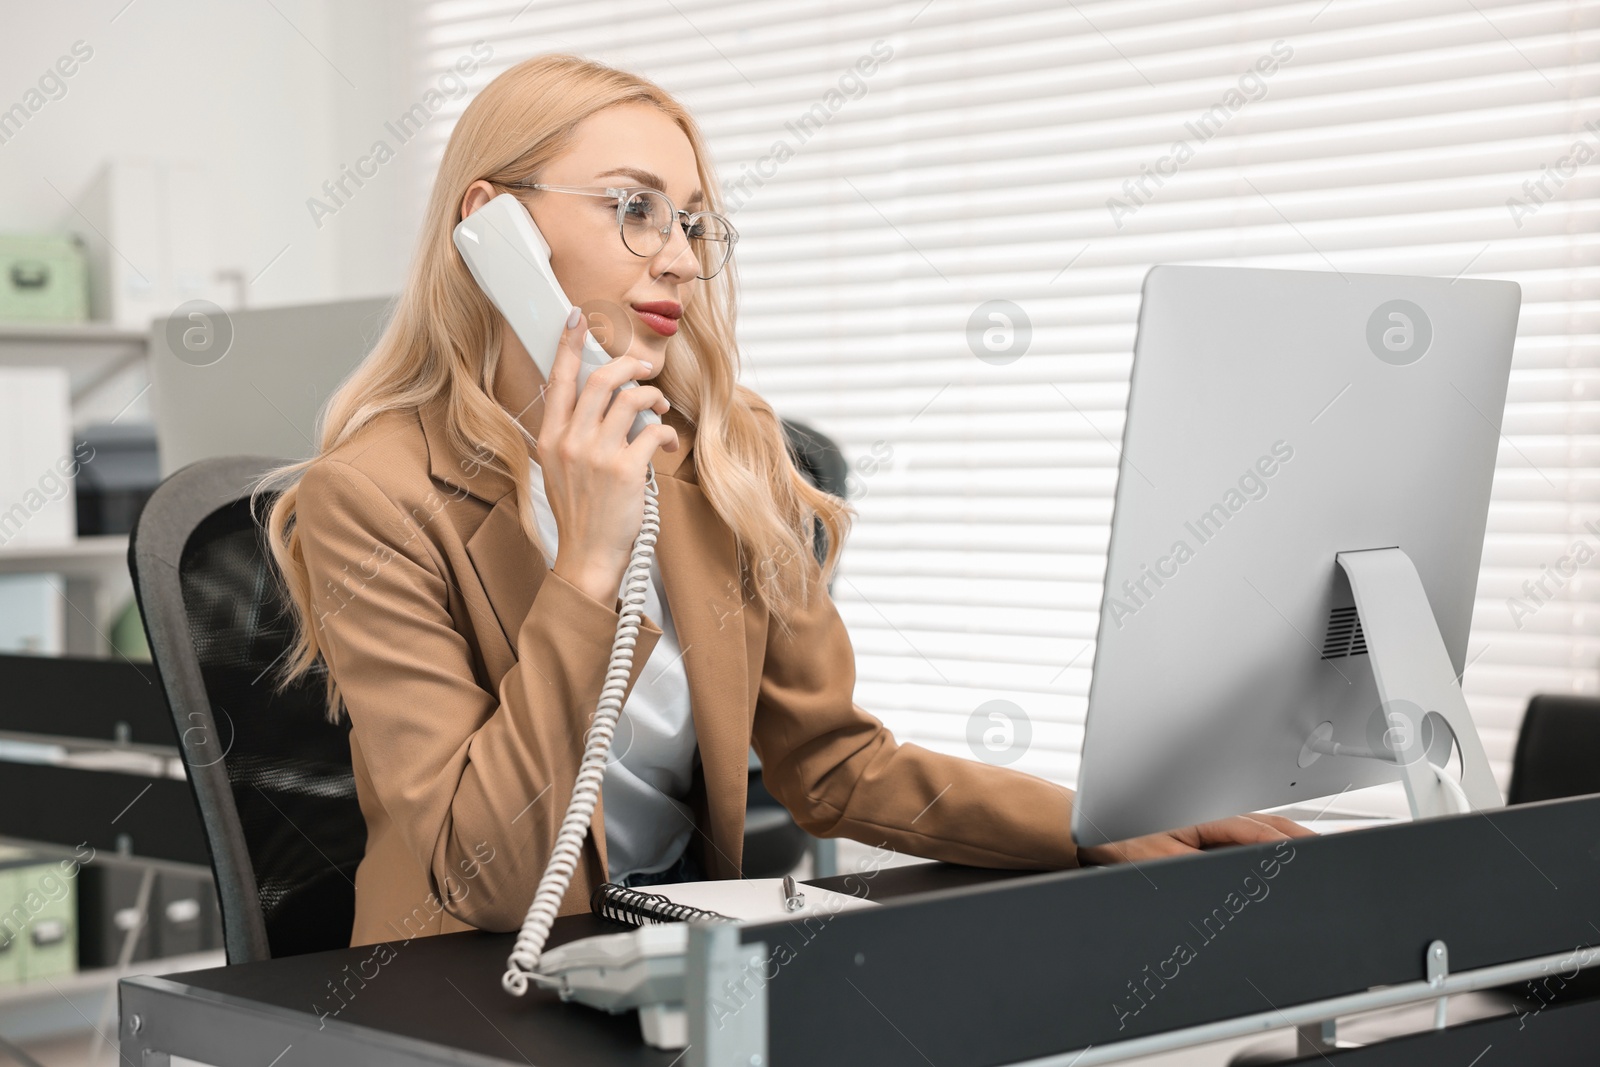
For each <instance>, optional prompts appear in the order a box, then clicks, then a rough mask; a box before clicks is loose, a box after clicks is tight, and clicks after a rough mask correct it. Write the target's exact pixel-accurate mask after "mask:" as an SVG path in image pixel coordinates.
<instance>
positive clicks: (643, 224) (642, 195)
mask: <svg viewBox="0 0 1600 1067" xmlns="http://www.w3.org/2000/svg"><path fill="white" fill-rule="evenodd" d="M510 184H512V185H514V186H517V187H518V188H522V189H544V190H546V191H548V192H552V193H576V194H578V195H579V196H598V197H604V198H605V199H607V200H615V201H616V202H617V231H618V232H619V233H621V234H622V243H623V245H624V246H626V247H627V249H628V251H630V252H632V253H633V254H634V255H636V256H641V257H643V258H646V259H648V258H649V257H651V256H654V255H656V254H657V253H659V252H660V251H661V250H662V249H663V248H665V247H666V246H667V240H668V238H669V237H670V236H671V233H672V221H673V220H674V219H681V220H682V224H683V232H684V234H685V236H687V237H688V238H689V247H690V248H692V249H694V254H695V258H696V259H698V260H699V261H700V273H699V274H697V275H696V277H697V278H700V279H701V280H702V281H707V280H710V279H711V278H714V277H716V275H717V272H718V271H720V270H722V267H723V264H725V263H727V262H728V257H730V256H732V255H733V246H734V244H736V243H737V242H738V240H739V232H738V231H737V230H735V229H734V228H733V223H731V222H729V221H728V220H727V219H725V218H723V217H722V216H721V215H718V214H717V213H716V212H714V211H698V212H695V213H694V214H692V215H691V214H689V212H687V211H683V210H680V209H679V208H678V207H677V206H676V205H674V204H673V202H672V201H671V200H670V199H669V198H668V197H667V194H666V193H663V192H661V190H659V189H645V188H616V187H611V186H607V187H605V189H604V191H602V192H596V191H595V189H594V187H587V188H586V187H584V186H578V185H546V184H544V183H543V182H512V183H510Z"/></svg>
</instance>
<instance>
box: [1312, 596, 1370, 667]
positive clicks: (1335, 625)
mask: <svg viewBox="0 0 1600 1067" xmlns="http://www.w3.org/2000/svg"><path fill="white" fill-rule="evenodd" d="M1366 654H1367V635H1366V634H1364V633H1362V632H1361V617H1360V616H1359V615H1358V614H1357V613H1356V609H1355V606H1354V605H1351V606H1350V607H1347V608H1334V609H1333V611H1332V612H1330V613H1329V615H1328V636H1327V637H1326V638H1325V639H1324V640H1323V642H1322V658H1323V659H1342V658H1344V657H1345V656H1364V655H1366Z"/></svg>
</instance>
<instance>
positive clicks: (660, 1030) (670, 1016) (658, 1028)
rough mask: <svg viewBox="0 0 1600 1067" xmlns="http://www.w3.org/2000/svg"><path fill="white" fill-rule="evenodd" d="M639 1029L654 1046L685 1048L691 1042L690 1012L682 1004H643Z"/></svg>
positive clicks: (646, 1041) (640, 1010)
mask: <svg viewBox="0 0 1600 1067" xmlns="http://www.w3.org/2000/svg"><path fill="white" fill-rule="evenodd" d="M639 1030H640V1031H641V1032H642V1033H643V1034H644V1040H645V1044H647V1045H650V1046H651V1047H652V1048H659V1049H668V1050H671V1049H680V1048H684V1047H686V1046H687V1045H688V1044H689V1012H688V1011H687V1010H686V1009H685V1008H684V1006H683V1005H682V1004H641V1005H639Z"/></svg>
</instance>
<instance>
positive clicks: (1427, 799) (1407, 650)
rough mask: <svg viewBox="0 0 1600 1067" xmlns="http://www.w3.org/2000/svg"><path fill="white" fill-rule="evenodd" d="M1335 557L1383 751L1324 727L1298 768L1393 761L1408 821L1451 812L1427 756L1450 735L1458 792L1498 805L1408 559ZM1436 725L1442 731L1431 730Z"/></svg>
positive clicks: (1374, 554) (1382, 553) (1393, 554)
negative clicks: (1357, 632)
mask: <svg viewBox="0 0 1600 1067" xmlns="http://www.w3.org/2000/svg"><path fill="white" fill-rule="evenodd" d="M1334 558H1335V559H1336V560H1337V561H1338V563H1339V566H1341V567H1343V568H1344V573H1345V575H1346V577H1348V578H1349V580H1350V591H1351V593H1352V594H1354V597H1355V603H1356V614H1357V617H1358V618H1359V619H1360V620H1361V629H1362V631H1363V633H1364V634H1365V636H1366V644H1367V656H1368V661H1369V662H1370V663H1371V665H1372V674H1373V678H1374V680H1375V681H1376V682H1377V685H1378V698H1379V700H1381V701H1382V705H1381V706H1382V708H1383V710H1384V713H1385V716H1386V719H1387V730H1386V731H1385V732H1384V747H1383V748H1382V749H1359V748H1355V747H1352V746H1349V745H1340V744H1336V743H1335V742H1334V741H1333V725H1332V724H1331V723H1323V724H1322V725H1320V726H1318V727H1317V729H1316V730H1315V731H1313V732H1312V735H1311V737H1310V738H1308V739H1307V741H1306V746H1305V748H1304V749H1303V750H1302V755H1301V766H1305V765H1306V764H1308V763H1310V762H1313V761H1315V760H1316V759H1317V758H1318V757H1319V756H1321V755H1337V756H1357V757H1366V758H1369V759H1381V760H1385V761H1387V762H1391V763H1398V764H1399V767H1400V775H1401V778H1402V780H1403V781H1404V782H1405V787H1406V799H1407V801H1408V802H1409V803H1410V805H1411V817H1412V818H1414V819H1423V818H1428V817H1430V816H1434V815H1449V814H1453V813H1455V812H1457V811H1458V810H1459V804H1457V803H1453V802H1452V797H1451V794H1450V792H1449V791H1448V790H1447V787H1446V786H1445V785H1443V784H1442V783H1441V782H1440V781H1439V779H1438V776H1437V775H1436V774H1435V772H1434V771H1433V769H1432V768H1431V767H1430V766H1428V764H1427V760H1428V755H1429V753H1430V752H1432V753H1434V754H1436V755H1437V756H1438V757H1439V758H1438V761H1437V762H1438V764H1441V765H1442V764H1443V763H1444V762H1445V761H1447V760H1448V759H1449V756H1450V742H1451V740H1452V735H1453V739H1454V741H1455V743H1456V744H1457V745H1459V746H1460V749H1461V789H1462V791H1463V792H1464V793H1465V794H1466V799H1467V801H1468V803H1469V804H1470V805H1471V807H1472V809H1473V810H1475V811H1481V810H1484V809H1487V808H1498V807H1502V806H1504V803H1505V801H1504V799H1503V798H1502V797H1501V795H1500V787H1499V785H1498V784H1496V782H1495V780H1494V775H1493V773H1492V772H1491V771H1490V770H1489V758H1488V756H1486V755H1485V754H1484V751H1483V741H1482V739H1480V738H1479V737H1478V728H1477V726H1476V725H1474V724H1473V721H1472V716H1471V715H1470V714H1469V713H1468V711H1467V702H1466V699H1465V698H1464V697H1463V696H1462V695H1461V685H1460V682H1459V681H1458V679H1457V678H1456V674H1455V670H1454V668H1453V667H1452V665H1451V663H1450V655H1449V653H1448V652H1446V651H1445V647H1444V638H1443V637H1441V636H1440V634H1439V624H1438V622H1437V620H1435V619H1434V616H1433V609H1432V608H1431V607H1430V606H1429V604H1428V594H1427V592H1426V591H1425V590H1424V589H1423V588H1422V579H1421V578H1420V577H1418V575H1417V568H1416V567H1415V565H1413V564H1412V562H1411V558H1410V557H1409V556H1407V555H1406V554H1405V553H1404V552H1403V551H1401V550H1400V549H1398V548H1374V549H1367V550H1364V551H1359V552H1339V553H1337V554H1336V555H1335V556H1334ZM1441 721H1442V722H1443V724H1444V725H1445V726H1446V727H1448V728H1449V729H1448V733H1446V732H1445V731H1441V730H1438V729H1436V728H1435V727H1436V726H1437V724H1438V723H1439V722H1441ZM1430 735H1431V736H1430Z"/></svg>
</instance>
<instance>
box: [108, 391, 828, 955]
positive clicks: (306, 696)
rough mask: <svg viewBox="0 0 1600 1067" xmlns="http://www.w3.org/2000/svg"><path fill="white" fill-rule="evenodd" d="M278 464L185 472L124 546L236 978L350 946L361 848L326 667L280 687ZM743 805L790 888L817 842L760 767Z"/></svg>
mask: <svg viewBox="0 0 1600 1067" xmlns="http://www.w3.org/2000/svg"><path fill="white" fill-rule="evenodd" d="M785 430H786V432H787V433H788V434H789V440H790V443H791V445H792V446H793V447H794V448H795V449H796V450H797V452H798V454H799V455H798V458H797V464H799V465H800V469H801V471H802V473H804V474H805V475H806V476H807V477H808V478H809V479H810V480H811V481H812V482H813V483H814V484H817V485H819V486H820V487H822V488H824V489H825V490H827V491H829V492H834V493H836V494H841V495H842V493H843V492H844V477H845V470H846V468H845V462H844V459H843V457H842V455H840V453H839V451H838V449H837V447H836V446H834V445H833V443H832V442H831V441H829V440H828V439H827V438H825V437H823V436H822V435H821V434H818V433H817V432H816V431H814V430H812V429H810V428H809V427H806V426H803V425H801V424H798V423H787V422H786V423H785ZM277 463H278V461H274V460H271V459H267V458H265V457H225V458H218V459H210V460H203V461H201V462H198V463H195V464H193V465H191V466H189V467H186V468H184V469H183V470H181V471H179V472H177V473H176V474H174V475H173V476H172V477H170V478H168V479H167V480H166V481H165V482H163V483H162V485H161V487H160V488H159V489H157V490H156V492H155V493H154V494H153V495H152V496H151V498H150V501H149V503H148V504H147V505H146V506H145V508H144V510H143V512H142V513H141V514H140V516H139V519H138V522H137V524H136V526H135V528H134V532H133V534H132V537H131V539H130V543H129V547H128V565H129V569H130V571H131V573H132V575H133V584H134V592H135V596H136V597H137V600H138V605H139V611H140V614H141V616H142V618H143V620H144V626H145V632H146V634H147V635H148V637H149V641H150V650H151V656H152V658H153V660H154V666H155V669H156V672H157V675H158V677H159V678H160V679H161V685H162V688H163V689H164V691H165V694H166V698H167V703H168V707H169V708H170V709H171V713H172V717H173V722H174V726H175V728H176V730H177V732H178V734H179V735H180V737H182V738H183V739H184V742H185V743H184V744H183V746H182V756H183V760H184V764H185V769H186V771H187V772H188V777H189V782H190V786H191V788H192V789H193V791H194V796H195V803H196V805H197V807H198V808H199V810H200V814H201V819H202V822H203V825H204V829H205V834H206V840H207V845H208V847H209V849H210V852H211V860H212V868H213V870H214V872H215V875H216V884H217V895H218V900H219V902H220V905H221V910H222V920H223V934H224V938H223V940H224V944H225V946H226V949H227V956H228V962H229V963H245V962H250V961H253V960H261V959H270V958H275V957H280V956H292V955H297V954H300V953H303V952H314V951H320V950H323V949H329V948H343V947H345V946H346V945H348V944H349V940H350V929H351V926H352V924H353V922H354V918H355V892H354V879H355V870H356V866H357V865H358V864H359V863H360V862H361V857H362V855H363V853H364V851H365V848H366V822H365V820H364V818H363V817H362V815H361V809H360V806H359V804H358V802H357V799H356V791H355V779H354V776H353V773H352V771H351V763H350V744H349V730H350V727H349V724H348V721H342V722H340V723H338V724H333V723H329V722H328V721H327V719H326V717H325V716H324V714H323V684H324V678H325V675H324V670H325V668H323V667H322V666H321V665H320V664H319V665H318V666H317V667H316V668H314V669H313V670H312V671H311V672H310V674H308V675H306V676H304V677H302V678H301V679H299V680H298V681H297V682H296V683H295V684H294V685H293V686H291V687H290V688H288V689H287V690H285V691H283V692H281V693H280V692H278V691H277V690H276V689H275V687H274V685H273V680H272V678H271V671H272V669H273V668H275V667H276V666H277V663H278V661H279V660H280V659H281V658H282V657H283V656H284V655H285V654H286V653H287V651H288V648H289V642H290V639H291V634H292V629H291V627H290V624H289V616H288V615H287V614H286V612H285V606H284V605H283V603H282V602H281V600H280V598H279V592H278V586H277V583H276V580H275V578H274V575H273V573H272V569H271V567H272V563H271V557H270V555H269V554H268V553H267V549H266V546H265V544H264V542H263V540H262V537H261V532H260V525H259V523H258V521H257V516H254V515H252V514H251V512H250V488H251V487H252V486H254V484H255V483H256V482H257V481H258V480H259V479H260V477H261V476H262V475H263V474H264V473H265V472H266V471H267V470H268V469H270V468H271V467H273V466H276V465H277ZM821 550H822V551H825V550H826V546H825V545H823V546H822V549H821ZM819 558H820V556H819ZM750 798H751V799H750V804H751V807H752V810H751V811H750V812H749V815H748V816H747V824H746V830H745V845H744V848H745V856H746V863H745V874H746V876H747V877H763V876H776V875H781V874H786V873H788V872H789V871H790V870H793V869H794V866H795V865H796V864H797V863H798V862H799V860H800V857H801V856H802V855H803V854H804V852H805V850H806V847H807V845H808V843H809V842H810V841H811V838H810V836H809V835H808V834H806V833H805V832H804V831H803V830H801V829H800V828H799V827H798V826H797V825H796V824H795V823H794V820H793V819H792V818H791V817H790V816H789V813H788V812H787V811H786V810H784V809H783V808H782V807H781V806H780V805H778V803H777V802H776V801H775V800H774V799H773V798H772V795H771V794H770V793H769V792H767V790H766V788H765V787H764V786H763V785H762V784H761V781H760V772H759V763H758V762H757V761H756V760H755V758H754V754H753V753H752V754H751V783H750ZM823 844H825V845H829V846H831V845H832V842H824V843H823Z"/></svg>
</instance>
